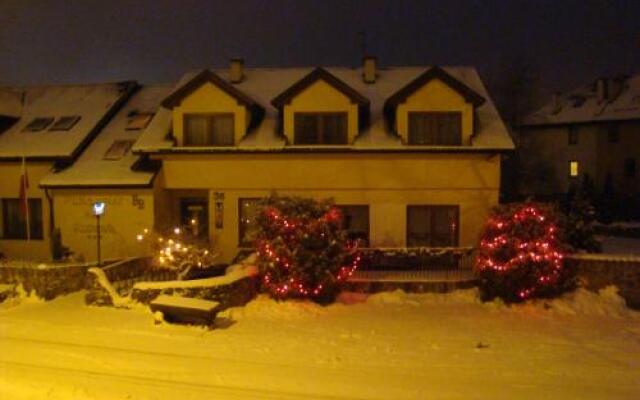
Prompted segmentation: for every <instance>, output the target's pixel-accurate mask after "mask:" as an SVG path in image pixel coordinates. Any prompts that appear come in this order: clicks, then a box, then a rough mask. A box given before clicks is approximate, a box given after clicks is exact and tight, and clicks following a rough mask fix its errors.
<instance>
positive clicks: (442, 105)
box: [396, 79, 473, 145]
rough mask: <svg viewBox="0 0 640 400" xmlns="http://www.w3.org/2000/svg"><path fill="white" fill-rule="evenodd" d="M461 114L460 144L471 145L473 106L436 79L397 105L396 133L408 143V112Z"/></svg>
mask: <svg viewBox="0 0 640 400" xmlns="http://www.w3.org/2000/svg"><path fill="white" fill-rule="evenodd" d="M412 111H413V112H429V111H433V112H438V111H444V112H455V111H458V112H461V113H462V144H463V145H469V144H471V135H472V134H473V105H472V104H471V103H467V102H466V101H465V99H464V97H462V96H461V95H460V94H459V93H458V92H456V91H455V90H453V89H451V88H450V87H449V86H448V85H446V84H444V83H443V82H442V81H440V80H438V79H434V80H431V81H429V82H428V83H427V84H426V85H424V86H423V87H422V88H420V89H418V90H417V91H416V92H415V93H413V94H412V95H411V96H409V97H408V98H407V100H406V101H405V102H404V103H402V104H399V105H398V107H397V109H396V132H397V133H398V135H400V137H401V138H402V139H403V141H404V142H405V143H407V142H408V141H409V112H412Z"/></svg>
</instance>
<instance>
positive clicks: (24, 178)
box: [20, 157, 31, 240]
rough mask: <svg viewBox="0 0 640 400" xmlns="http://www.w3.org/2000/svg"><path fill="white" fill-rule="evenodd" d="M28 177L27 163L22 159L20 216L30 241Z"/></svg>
mask: <svg viewBox="0 0 640 400" xmlns="http://www.w3.org/2000/svg"><path fill="white" fill-rule="evenodd" d="M28 191H29V175H27V163H26V160H25V158H24V157H22V170H21V172H20V215H22V218H24V221H25V226H26V232H27V240H29V239H31V230H30V229H29V194H28Z"/></svg>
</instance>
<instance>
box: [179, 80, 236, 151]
mask: <svg viewBox="0 0 640 400" xmlns="http://www.w3.org/2000/svg"><path fill="white" fill-rule="evenodd" d="M189 113H194V114H198V113H233V114H234V116H235V118H234V130H235V144H238V142H239V141H240V139H241V138H242V136H244V134H245V133H246V130H247V125H248V119H249V113H248V112H247V109H246V107H244V106H242V105H240V104H238V101H237V100H236V99H234V98H233V97H231V96H229V95H228V94H227V93H225V92H224V91H222V90H220V89H219V88H218V87H217V86H215V85H214V84H212V83H205V84H204V85H202V86H200V87H199V88H198V89H196V90H195V91H194V92H193V93H191V94H190V95H189V96H187V97H186V98H185V99H184V100H182V102H181V103H180V105H179V106H176V107H175V108H174V109H173V111H172V118H173V135H174V137H175V138H176V140H177V142H178V146H182V145H183V143H184V140H183V138H184V135H183V129H184V123H183V116H184V114H189Z"/></svg>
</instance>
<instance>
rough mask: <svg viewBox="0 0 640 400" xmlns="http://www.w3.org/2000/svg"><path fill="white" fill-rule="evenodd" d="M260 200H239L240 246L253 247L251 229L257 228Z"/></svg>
mask: <svg viewBox="0 0 640 400" xmlns="http://www.w3.org/2000/svg"><path fill="white" fill-rule="evenodd" d="M259 201H260V199H259V198H241V199H238V246H239V247H252V246H253V243H252V242H251V239H250V238H249V233H250V232H251V229H253V228H254V227H255V223H256V217H257V216H258V202H259Z"/></svg>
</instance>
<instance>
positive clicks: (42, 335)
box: [0, 291, 640, 400]
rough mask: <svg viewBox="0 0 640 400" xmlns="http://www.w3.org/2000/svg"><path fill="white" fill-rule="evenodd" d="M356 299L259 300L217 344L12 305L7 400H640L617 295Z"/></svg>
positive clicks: (115, 315) (4, 348)
mask: <svg viewBox="0 0 640 400" xmlns="http://www.w3.org/2000/svg"><path fill="white" fill-rule="evenodd" d="M344 300H345V302H347V303H354V304H349V305H347V304H336V305H332V306H330V307H324V308H323V307H319V306H317V305H314V304H307V303H275V302H273V301H271V300H268V299H265V298H259V299H258V300H256V301H254V302H252V303H250V304H249V305H248V306H247V307H245V308H237V309H232V310H228V311H227V312H225V313H224V314H223V315H221V316H220V317H221V318H220V319H219V321H220V328H219V329H216V330H212V331H207V330H204V329H199V328H191V327H181V326H171V325H161V326H154V325H153V322H152V316H151V315H150V314H149V313H148V312H147V311H146V310H145V309H142V308H141V309H135V310H115V309H108V308H95V307H86V306H84V305H83V304H82V294H81V293H80V294H74V295H71V296H67V297H65V298H60V299H57V300H55V301H53V302H49V303H39V302H35V303H32V302H26V303H22V304H20V305H11V304H4V305H2V306H0V398H3V399H16V400H19V399H79V398H82V399H127V398H131V399H174V398H181V399H202V398H225V399H236V398H238V399H240V398H251V399H260V398H265V399H272V398H283V399H288V398H303V397H306V398H319V399H332V398H335V399H338V398H350V399H391V398H393V399H403V398H445V399H458V398H460V399H462V398H464V399H468V398H492V399H494V398H518V399H527V398H530V399H539V398H554V399H555V398H558V399H561V398H562V399H567V398H581V399H603V398H606V399H634V398H639V397H640V315H639V314H638V313H634V312H630V311H628V310H626V309H625V308H624V307H623V306H621V304H620V299H619V298H618V297H616V296H615V295H614V294H613V293H612V292H610V291H609V292H607V293H604V294H603V295H601V296H597V295H594V294H591V293H588V292H584V291H580V292H578V293H577V294H575V295H572V296H570V297H569V298H566V299H563V300H559V301H554V302H551V303H549V304H548V305H547V306H546V307H545V306H544V305H543V304H538V305H528V306H524V307H515V308H507V307H504V306H501V305H500V304H496V303H490V304H480V303H478V302H477V300H475V298H474V292H473V291H463V292H457V293H454V294H450V295H406V294H403V293H384V294H379V295H375V296H372V297H369V298H368V299H364V298H360V297H358V296H349V297H345V299H344ZM364 300H366V302H362V301H364Z"/></svg>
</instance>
